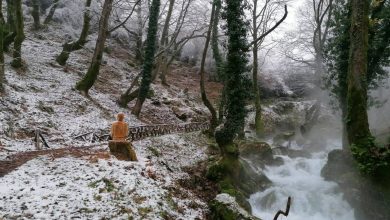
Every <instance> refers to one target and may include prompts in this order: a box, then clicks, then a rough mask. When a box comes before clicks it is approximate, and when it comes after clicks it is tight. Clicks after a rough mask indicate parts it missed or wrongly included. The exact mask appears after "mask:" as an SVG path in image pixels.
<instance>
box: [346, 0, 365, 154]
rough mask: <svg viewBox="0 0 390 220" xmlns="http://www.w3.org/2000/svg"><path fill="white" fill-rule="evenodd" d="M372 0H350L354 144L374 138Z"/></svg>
mask: <svg viewBox="0 0 390 220" xmlns="http://www.w3.org/2000/svg"><path fill="white" fill-rule="evenodd" d="M369 5H370V1H369V0H351V28H350V32H349V33H350V48H349V64H348V75H347V83H348V91H347V123H346V125H347V132H348V141H349V143H350V144H351V145H357V146H359V147H370V146H367V144H369V142H368V141H367V140H368V139H369V138H371V133H370V129H369V125H368V116H367V51H368V9H369Z"/></svg>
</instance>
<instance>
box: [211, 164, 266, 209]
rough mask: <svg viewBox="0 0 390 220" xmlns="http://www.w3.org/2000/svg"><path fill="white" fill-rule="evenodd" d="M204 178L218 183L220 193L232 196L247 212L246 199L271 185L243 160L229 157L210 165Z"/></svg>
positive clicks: (248, 207) (261, 174)
mask: <svg viewBox="0 0 390 220" xmlns="http://www.w3.org/2000/svg"><path fill="white" fill-rule="evenodd" d="M206 176H207V178H208V179H210V180H213V181H216V182H218V186H219V188H220V191H221V192H223V193H227V194H229V195H231V196H234V197H235V198H236V199H237V202H238V203H239V204H240V205H241V206H242V207H243V208H244V209H245V210H247V211H249V212H250V211H251V207H250V205H249V203H248V201H247V198H249V196H250V195H251V194H253V193H255V192H258V191H262V190H264V189H266V188H268V187H269V186H271V185H272V182H271V181H270V180H269V179H268V178H267V176H265V175H264V174H263V173H261V172H260V171H259V170H257V171H255V170H253V168H252V167H251V166H250V165H249V164H248V162H246V161H245V160H241V159H234V158H229V157H224V158H222V159H220V160H219V161H217V162H216V163H214V164H212V165H211V166H210V167H209V168H208V170H207V173H206Z"/></svg>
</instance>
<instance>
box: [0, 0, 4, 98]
mask: <svg viewBox="0 0 390 220" xmlns="http://www.w3.org/2000/svg"><path fill="white" fill-rule="evenodd" d="M2 4H3V0H0V6H1V5H2ZM0 9H1V7H0ZM1 18H2V19H1ZM1 18H0V94H1V93H3V92H4V83H5V70H4V49H3V46H2V45H3V42H4V37H5V33H4V32H5V21H4V18H3V17H1Z"/></svg>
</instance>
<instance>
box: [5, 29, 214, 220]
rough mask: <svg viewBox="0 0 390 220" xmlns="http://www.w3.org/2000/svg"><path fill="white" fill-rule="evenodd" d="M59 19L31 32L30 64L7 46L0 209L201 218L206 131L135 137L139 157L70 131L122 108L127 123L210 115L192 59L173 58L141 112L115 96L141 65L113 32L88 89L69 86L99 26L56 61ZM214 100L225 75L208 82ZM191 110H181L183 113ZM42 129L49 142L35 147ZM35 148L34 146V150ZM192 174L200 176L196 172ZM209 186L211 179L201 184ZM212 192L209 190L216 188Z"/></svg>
mask: <svg viewBox="0 0 390 220" xmlns="http://www.w3.org/2000/svg"><path fill="white" fill-rule="evenodd" d="M61 33H62V30H61V28H60V27H58V26H57V27H56V26H51V27H49V28H48V29H44V30H42V31H40V32H31V31H28V32H27V36H26V40H25V42H24V43H23V60H24V62H25V67H24V68H23V69H21V70H14V69H12V68H11V67H10V66H9V62H10V61H11V58H10V57H9V56H6V61H7V65H6V79H7V84H6V94H4V95H3V96H2V97H1V99H0V106H1V108H0V109H1V112H0V120H1V124H2V126H1V128H0V161H1V162H0V165H1V166H2V169H1V172H0V173H1V175H0V176H1V177H0V194H1V200H0V218H4V219H20V218H25V219H39V218H44V219H70V218H92V219H96V218H106V219H112V218H119V219H128V218H130V217H132V218H134V219H204V218H205V215H206V214H207V212H208V208H207V204H206V201H207V199H208V198H207V195H205V194H200V193H199V192H200V191H204V192H211V191H214V193H215V190H214V189H213V186H212V184H208V183H202V184H200V182H199V181H204V180H202V179H199V178H201V177H200V176H201V175H200V174H199V172H201V171H199V170H197V169H194V168H193V167H199V169H201V168H202V161H205V160H207V158H208V155H207V149H208V145H209V143H208V142H209V140H208V139H207V137H206V136H205V135H203V134H202V133H201V132H193V133H188V134H170V135H165V136H162V137H155V138H146V139H144V140H140V141H135V142H133V145H134V148H135V150H136V152H137V156H138V158H139V162H126V161H119V160H117V159H116V158H114V157H112V156H111V155H110V154H109V153H108V148H107V143H105V142H103V143H100V144H97V143H88V142H83V141H76V140H74V136H76V135H79V134H82V133H86V132H89V131H94V132H96V133H101V134H103V133H108V131H109V127H110V124H111V122H112V121H114V120H115V115H116V114H117V113H118V112H124V113H125V114H126V121H127V122H128V123H129V125H130V126H138V125H145V124H160V123H161V124H163V123H164V124H167V123H168V124H171V123H172V124H178V123H185V122H199V121H205V120H207V118H208V113H207V110H206V109H205V107H204V106H203V105H202V103H201V99H200V95H199V90H198V84H199V77H198V75H197V69H196V67H192V66H189V65H187V64H182V63H175V64H174V65H173V69H172V72H171V74H170V75H168V83H170V86H169V87H165V86H162V85H161V84H160V83H159V82H157V83H156V84H153V85H152V89H153V93H154V95H153V96H152V97H151V98H150V99H148V100H147V101H146V102H145V105H144V108H143V111H142V114H141V117H140V119H137V118H136V117H134V116H132V115H131V114H130V111H131V109H130V107H131V106H133V105H134V102H131V103H130V104H129V108H120V107H119V106H118V105H117V103H116V101H117V99H118V98H119V96H120V95H121V94H122V93H123V92H124V91H125V90H126V89H127V87H128V86H129V85H130V83H131V81H132V79H134V78H135V76H136V75H137V73H138V72H139V69H136V68H133V67H131V66H130V65H129V64H128V60H129V59H131V57H132V56H131V54H129V53H128V52H127V50H126V49H123V47H121V46H120V45H118V44H117V43H115V42H114V41H109V42H108V44H107V47H108V48H109V49H110V50H109V51H110V53H105V54H104V65H103V66H102V68H101V71H100V75H99V78H98V80H97V82H96V84H95V86H94V87H93V88H92V89H91V90H90V94H89V95H90V96H89V97H85V96H83V95H81V94H79V93H78V92H77V91H75V90H74V89H73V88H74V86H75V84H76V82H77V81H78V80H80V79H81V77H82V76H83V75H84V74H85V72H86V70H87V68H88V63H89V61H90V58H91V56H92V52H93V51H92V48H93V46H94V43H93V42H94V40H93V39H94V38H95V36H91V41H90V42H89V43H88V45H86V47H85V48H84V49H82V50H80V51H76V52H74V53H72V54H71V56H70V59H69V61H68V64H67V66H65V67H61V66H59V65H58V64H56V62H55V60H54V59H55V55H58V54H59V53H60V52H61V49H62V48H61V45H62V44H63V43H64V41H65V37H64V36H63V35H61ZM207 88H208V93H209V94H210V96H211V99H212V100H213V101H217V99H218V94H219V91H220V89H221V85H220V84H218V83H212V82H207ZM182 114H185V115H186V116H185V117H184V118H185V119H183V117H181V118H182V119H180V118H179V117H178V115H180V116H181V115H182ZM36 129H39V130H40V131H41V132H42V134H43V136H44V137H45V138H46V139H47V141H48V144H49V146H50V149H49V150H43V151H40V152H37V151H35V150H36V149H35V147H34V141H33V136H34V132H35V130H36ZM34 151H35V153H34ZM194 175H195V176H196V178H195V179H194V178H193V176H194ZM204 187H206V188H204ZM212 195H213V193H211V194H210V195H209V196H212Z"/></svg>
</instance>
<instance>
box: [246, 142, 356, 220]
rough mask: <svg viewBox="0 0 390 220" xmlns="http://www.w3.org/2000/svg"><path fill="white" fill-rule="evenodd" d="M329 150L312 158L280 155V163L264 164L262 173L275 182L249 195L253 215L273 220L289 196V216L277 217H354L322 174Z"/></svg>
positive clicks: (333, 219)
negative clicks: (281, 163) (277, 164)
mask: <svg viewBox="0 0 390 220" xmlns="http://www.w3.org/2000/svg"><path fill="white" fill-rule="evenodd" d="M331 148H335V147H331ZM328 151H329V150H327V151H326V152H320V153H315V154H313V155H312V157H311V158H302V157H298V158H289V157H288V156H280V157H282V158H283V160H284V164H283V165H281V166H267V167H266V169H265V170H264V173H265V175H266V176H267V177H268V178H269V179H270V180H271V181H272V182H273V184H274V185H273V186H272V187H270V188H268V189H266V190H265V191H262V192H257V193H255V194H253V195H251V197H250V198H249V202H250V204H251V206H252V212H253V214H254V215H255V216H257V217H259V218H262V219H264V220H272V219H273V218H274V215H275V214H276V212H277V211H278V210H285V208H286V203H287V198H288V196H291V198H292V203H291V207H290V213H289V215H288V217H285V216H282V215H280V216H279V218H278V220H281V219H287V220H355V217H354V212H353V209H352V208H351V206H350V205H349V204H348V203H347V202H346V201H345V200H344V199H343V198H342V197H343V195H342V193H341V192H340V190H339V188H338V186H337V184H336V183H334V182H329V181H325V180H324V179H323V178H322V177H321V169H322V168H323V166H324V165H325V163H326V161H327V153H328Z"/></svg>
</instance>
